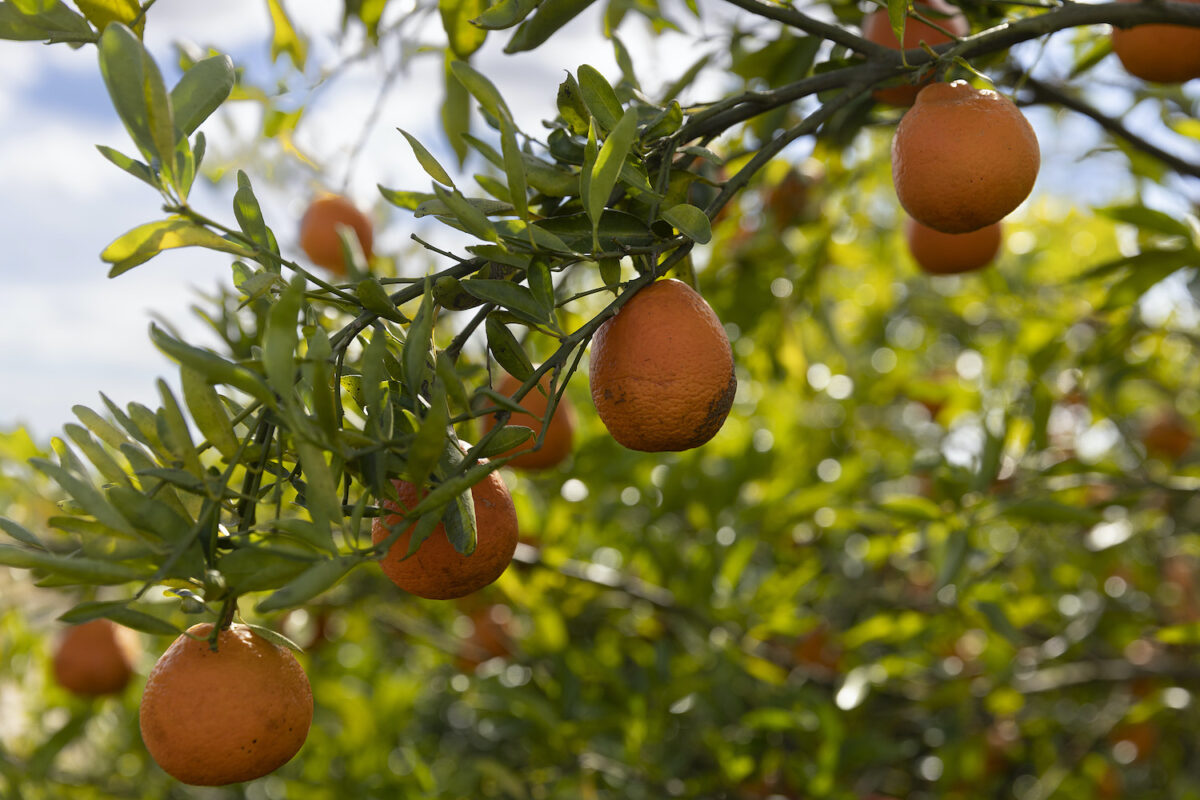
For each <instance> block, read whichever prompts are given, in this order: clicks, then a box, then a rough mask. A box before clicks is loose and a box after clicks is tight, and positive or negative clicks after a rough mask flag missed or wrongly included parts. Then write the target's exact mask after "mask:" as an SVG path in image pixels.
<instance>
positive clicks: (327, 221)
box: [300, 194, 374, 275]
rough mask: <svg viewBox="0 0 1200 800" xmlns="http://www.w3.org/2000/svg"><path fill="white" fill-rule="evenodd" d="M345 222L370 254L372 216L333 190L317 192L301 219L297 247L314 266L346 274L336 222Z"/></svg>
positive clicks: (364, 249)
mask: <svg viewBox="0 0 1200 800" xmlns="http://www.w3.org/2000/svg"><path fill="white" fill-rule="evenodd" d="M339 224H341V225H348V226H350V227H351V228H353V229H354V232H355V233H356V234H357V235H358V243H359V245H361V246H362V251H363V255H365V256H366V257H367V258H368V259H370V257H371V245H372V244H373V242H374V234H373V232H372V228H371V220H369V219H367V216H366V215H365V214H363V213H362V212H361V211H359V210H358V208H357V207H355V205H354V204H353V203H351V202H350V201H349V200H348V199H346V198H345V197H342V196H341V195H336V194H323V195H320V196H318V197H317V198H316V199H315V200H313V201H312V204H311V205H309V207H308V210H307V211H305V212H304V216H303V217H301V219H300V247H301V249H303V250H304V252H305V253H306V254H307V255H308V257H309V259H310V260H311V261H312V262H313V263H314V264H316V265H317V266H320V267H324V268H325V269H327V270H329V271H330V272H332V273H334V274H335V275H345V274H346V262H345V259H344V258H343V257H342V241H341V239H340V238H339V237H338V225H339Z"/></svg>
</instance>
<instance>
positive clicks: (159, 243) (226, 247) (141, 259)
mask: <svg viewBox="0 0 1200 800" xmlns="http://www.w3.org/2000/svg"><path fill="white" fill-rule="evenodd" d="M110 30H111V26H110ZM176 247H207V248H208V249H210V250H218V251H220V252H223V253H231V254H233V255H235V256H238V257H241V258H249V257H251V256H252V255H253V254H252V253H251V252H250V251H248V250H246V248H244V247H242V246H241V245H239V244H235V243H234V242H231V241H229V240H228V239H224V238H222V237H220V236H218V235H217V234H215V233H213V232H212V231H210V230H208V229H207V228H204V227H201V226H200V225H197V224H196V223H194V222H192V221H191V220H189V219H187V218H185V217H168V218H167V219H165V220H159V221H158V222H148V223H146V224H145V225H139V226H138V227H136V228H134V229H133V230H131V231H128V232H127V233H124V234H122V235H121V236H119V237H118V238H117V239H116V240H115V241H113V242H112V244H110V245H109V246H108V247H106V248H104V252H102V253H101V254H100V258H101V259H103V260H104V261H107V262H108V263H110V264H112V265H113V266H112V269H110V270H109V272H108V276H109V277H110V278H115V277H116V276H118V275H120V274H121V273H123V272H128V271H129V270H131V269H133V268H134V267H136V266H138V265H139V264H144V263H145V262H147V261H149V260H150V259H152V258H154V257H155V256H156V255H158V254H159V253H161V252H162V251H163V250H170V249H173V248H176Z"/></svg>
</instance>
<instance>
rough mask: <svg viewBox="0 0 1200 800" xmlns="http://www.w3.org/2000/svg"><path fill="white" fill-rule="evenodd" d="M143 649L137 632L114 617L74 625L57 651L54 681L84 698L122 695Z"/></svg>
mask: <svg viewBox="0 0 1200 800" xmlns="http://www.w3.org/2000/svg"><path fill="white" fill-rule="evenodd" d="M139 652H140V648H139V646H138V641H137V638H136V636H135V635H134V633H133V631H131V630H129V629H128V628H122V627H121V626H120V625H117V624H116V623H115V622H113V621H112V620H108V619H93V620H90V621H88V622H84V623H82V624H80V625H74V626H72V627H71V628H70V629H68V630H67V631H66V633H64V634H63V637H62V639H60V640H59V643H58V646H57V647H56V648H55V650H54V658H53V662H52V663H53V669H54V680H55V682H57V683H58V685H59V686H61V687H63V688H64V689H66V690H67V691H69V692H72V693H74V694H77V695H80V696H82V697H99V696H101V695H106V694H118V693H120V692H121V690H123V689H124V688H125V687H126V686H128V685H129V681H130V679H132V678H133V668H134V663H135V662H136V661H137V656H138V653H139Z"/></svg>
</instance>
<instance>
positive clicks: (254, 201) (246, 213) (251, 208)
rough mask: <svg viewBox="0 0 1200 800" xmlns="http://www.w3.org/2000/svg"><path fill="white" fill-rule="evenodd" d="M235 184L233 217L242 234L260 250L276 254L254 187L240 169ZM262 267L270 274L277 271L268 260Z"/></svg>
mask: <svg viewBox="0 0 1200 800" xmlns="http://www.w3.org/2000/svg"><path fill="white" fill-rule="evenodd" d="M237 184H238V188H237V191H236V192H234V195H233V215H234V217H235V218H236V219H237V221H238V225H239V226H240V227H241V229H242V233H244V234H246V236H248V237H250V240H251V241H252V242H254V243H255V244H257V245H258V246H259V247H261V248H262V249H264V250H267V251H270V252H275V253H278V252H279V250H278V248H277V247H275V244H274V239H273V238H272V236H271V234H270V231H268V230H267V223H266V221H265V220H264V219H263V215H262V208H261V207H260V206H259V204H258V198H257V197H255V196H254V187H253V186H251V185H250V177H249V176H248V175H246V173H245V172H243V171H242V170H240V169H239V170H238V172H237ZM263 266H265V267H267V268H268V269H270V270H271V271H272V272H278V271H279V267H278V265H277V264H276V263H275V262H274V261H272V260H270V259H268V260H267V261H266V263H264V264H263Z"/></svg>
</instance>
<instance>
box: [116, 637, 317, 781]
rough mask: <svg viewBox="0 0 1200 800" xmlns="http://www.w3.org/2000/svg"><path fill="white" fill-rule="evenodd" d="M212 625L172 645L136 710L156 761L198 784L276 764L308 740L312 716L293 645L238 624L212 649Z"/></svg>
mask: <svg viewBox="0 0 1200 800" xmlns="http://www.w3.org/2000/svg"><path fill="white" fill-rule="evenodd" d="M212 628H213V626H212V624H211V623H208V622H202V623H200V624H198V625H193V626H192V627H190V628H188V634H190V635H185V636H180V637H179V638H178V639H176V640H175V641H174V642H172V643H171V646H170V647H168V648H167V650H166V652H165V653H163V654H162V657H161V658H159V659H158V663H157V664H155V665H154V669H153V670H151V671H150V677H149V678H147V679H146V690H145V693H144V694H143V695H142V705H141V709H140V712H139V719H140V722H141V729H142V739H143V740H144V741H145V742H146V749H147V750H149V751H150V755H151V756H152V757H153V758H154V761H155V762H156V763H157V764H158V765H159V766H160V767H162V768H163V770H165V771H166V772H167V773H168V774H170V775H171V776H172V777H174V778H176V779H177V780H180V781H182V782H183V783H189V784H192V785H193V786H224V785H225V784H228V783H239V782H241V781H250V780H254V779H255V778H260V777H262V776H263V775H266V774H267V773H269V772H271V771H273V770H275V769H278V768H279V767H281V766H283V765H284V764H286V763H287V762H288V761H289V760H290V759H291V758H292V756H294V755H296V753H297V751H299V750H300V746H301V745H303V744H304V740H305V738H306V737H307V736H308V728H309V725H310V724H311V723H312V716H313V698H312V690H311V689H310V688H309V685H308V677H307V676H305V674H304V670H303V669H302V668H301V667H300V664H299V662H297V661H296V657H295V656H293V655H292V653H291V651H290V650H288V649H287V648H285V647H280V646H278V645H275V644H272V643H271V642H269V641H267V640H266V639H264V638H263V637H261V636H259V635H258V634H257V633H255V632H254V631H253V630H251V629H250V628H249V627H247V626H245V625H233V626H231V627H229V628H227V629H225V630H223V631H221V633H220V634H219V635H218V637H217V649H216V651H213V650H212V649H211V648H210V647H209V643H208V642H207V641H206V639H207V637H208V636H209V634H211V632H212ZM192 637H199V638H192Z"/></svg>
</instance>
